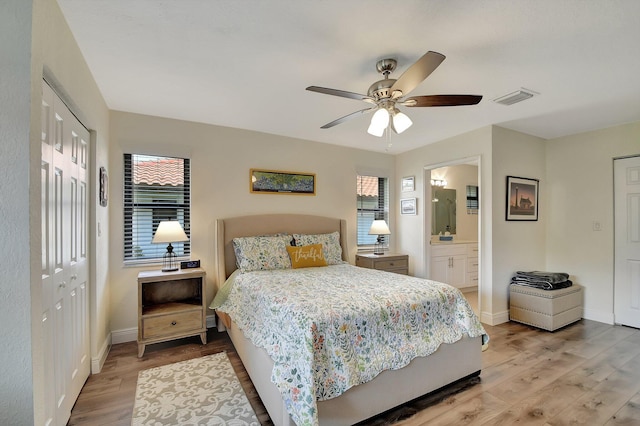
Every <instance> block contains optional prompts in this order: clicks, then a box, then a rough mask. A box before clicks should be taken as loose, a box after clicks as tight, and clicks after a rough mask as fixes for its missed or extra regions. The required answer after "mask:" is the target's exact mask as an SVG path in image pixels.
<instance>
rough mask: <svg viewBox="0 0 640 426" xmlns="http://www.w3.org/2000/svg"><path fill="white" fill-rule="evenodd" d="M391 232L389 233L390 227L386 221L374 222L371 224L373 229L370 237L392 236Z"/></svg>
mask: <svg viewBox="0 0 640 426" xmlns="http://www.w3.org/2000/svg"><path fill="white" fill-rule="evenodd" d="M390 234H391V231H389V227H388V226H387V222H385V221H384V220H374V221H373V223H372V224H371V228H370V229H369V235H390Z"/></svg>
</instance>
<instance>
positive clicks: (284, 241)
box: [233, 235, 291, 272]
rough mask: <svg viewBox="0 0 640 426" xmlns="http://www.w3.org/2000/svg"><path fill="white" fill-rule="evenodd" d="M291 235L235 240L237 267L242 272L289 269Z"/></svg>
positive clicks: (234, 248)
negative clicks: (288, 250) (288, 248)
mask: <svg viewBox="0 0 640 426" xmlns="http://www.w3.org/2000/svg"><path fill="white" fill-rule="evenodd" d="M290 241H291V235H266V236H256V237H238V238H234V239H233V251H234V252H235V254H236V266H237V267H238V269H240V270H241V271H242V272H249V271H261V270H270V269H289V268H291V260H290V259H289V253H288V252H287V246H288V245H289V243H290Z"/></svg>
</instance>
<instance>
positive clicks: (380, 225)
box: [369, 220, 391, 254]
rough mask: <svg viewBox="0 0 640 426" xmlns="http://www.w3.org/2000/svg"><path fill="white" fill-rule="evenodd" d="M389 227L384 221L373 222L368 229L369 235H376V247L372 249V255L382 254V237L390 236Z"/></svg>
mask: <svg viewBox="0 0 640 426" xmlns="http://www.w3.org/2000/svg"><path fill="white" fill-rule="evenodd" d="M390 234H391V231H389V226H387V222H385V221H384V220H374V221H373V223H372V224H371V228H370V229H369V235H377V236H378V239H377V240H376V245H375V247H374V249H373V254H384V239H383V238H384V237H383V235H390Z"/></svg>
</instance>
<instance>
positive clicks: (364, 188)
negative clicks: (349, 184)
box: [357, 176, 378, 197]
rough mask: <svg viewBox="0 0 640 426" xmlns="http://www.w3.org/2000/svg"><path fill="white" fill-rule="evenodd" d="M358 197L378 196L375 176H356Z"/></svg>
mask: <svg viewBox="0 0 640 426" xmlns="http://www.w3.org/2000/svg"><path fill="white" fill-rule="evenodd" d="M357 184H358V189H357V191H358V195H360V196H365V197H377V196H378V178H377V177H375V176H358V181H357Z"/></svg>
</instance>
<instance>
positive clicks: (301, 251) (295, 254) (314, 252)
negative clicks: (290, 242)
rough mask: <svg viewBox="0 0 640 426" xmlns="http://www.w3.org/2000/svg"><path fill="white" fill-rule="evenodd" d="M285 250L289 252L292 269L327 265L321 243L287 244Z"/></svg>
mask: <svg viewBox="0 0 640 426" xmlns="http://www.w3.org/2000/svg"><path fill="white" fill-rule="evenodd" d="M287 251H288V252H289V257H290V258H291V267H292V268H293V269H296V268H311V267H313V266H327V261H326V260H325V258H324V254H323V253H322V244H311V245H308V246H287Z"/></svg>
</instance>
